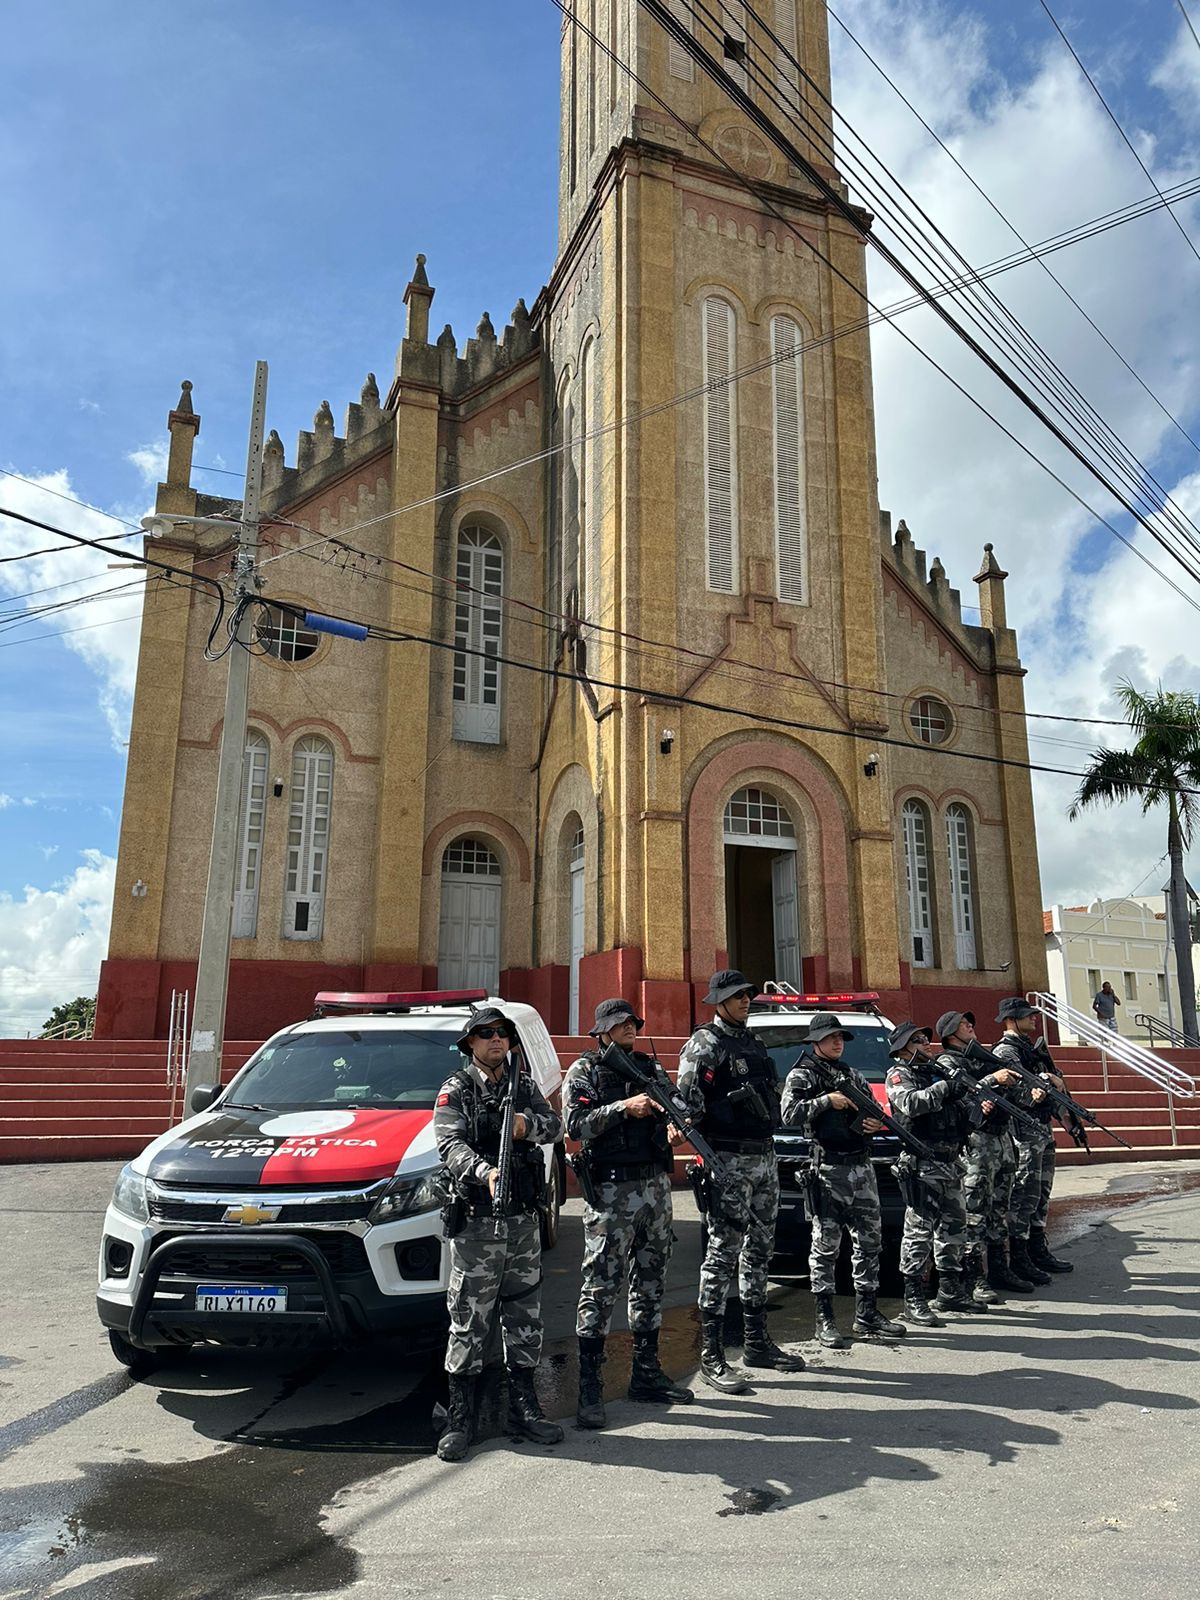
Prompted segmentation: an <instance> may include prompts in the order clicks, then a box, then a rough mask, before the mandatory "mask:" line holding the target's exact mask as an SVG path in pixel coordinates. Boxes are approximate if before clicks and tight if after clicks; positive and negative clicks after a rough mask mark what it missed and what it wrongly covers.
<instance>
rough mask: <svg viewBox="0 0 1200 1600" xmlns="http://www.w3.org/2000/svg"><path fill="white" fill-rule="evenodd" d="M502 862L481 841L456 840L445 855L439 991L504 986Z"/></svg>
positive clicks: (439, 951) (440, 926)
mask: <svg viewBox="0 0 1200 1600" xmlns="http://www.w3.org/2000/svg"><path fill="white" fill-rule="evenodd" d="M501 884H502V879H501V873H500V863H499V861H498V860H497V859H496V857H495V856H494V855H493V853H492V852H491V850H489V849H488V847H487V845H486V844H484V843H483V841H482V840H481V839H456V840H455V841H454V843H453V844H451V845H448V846H447V847H446V850H445V852H444V853H443V855H442V904H441V915H440V917H439V919H438V987H439V988H440V989H485V990H486V991H487V992H488V994H495V993H496V991H497V989H498V988H499V987H500V892H501Z"/></svg>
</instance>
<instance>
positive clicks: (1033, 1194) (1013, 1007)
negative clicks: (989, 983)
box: [992, 995, 1075, 1284]
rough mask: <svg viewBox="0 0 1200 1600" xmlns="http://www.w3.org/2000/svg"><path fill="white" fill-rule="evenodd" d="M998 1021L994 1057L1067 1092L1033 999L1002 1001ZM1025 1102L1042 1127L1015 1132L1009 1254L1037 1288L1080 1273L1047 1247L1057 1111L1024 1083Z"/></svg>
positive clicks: (1022, 1096) (1041, 1093)
mask: <svg viewBox="0 0 1200 1600" xmlns="http://www.w3.org/2000/svg"><path fill="white" fill-rule="evenodd" d="M996 1021H997V1022H1002V1023H1003V1024H1004V1034H1003V1036H1002V1038H1001V1039H1000V1042H999V1043H998V1044H997V1045H996V1046H995V1048H994V1049H993V1051H992V1054H993V1055H995V1056H998V1057H999V1058H1000V1060H1001V1061H1009V1062H1012V1063H1013V1065H1014V1066H1020V1067H1024V1068H1025V1070H1026V1072H1032V1073H1034V1074H1036V1075H1037V1076H1038V1077H1039V1078H1042V1079H1044V1081H1045V1082H1046V1083H1048V1084H1049V1085H1050V1086H1051V1087H1052V1088H1054V1089H1058V1090H1059V1091H1060V1092H1062V1093H1065V1092H1066V1085H1065V1084H1064V1083H1063V1080H1062V1078H1061V1077H1059V1076H1058V1074H1057V1073H1056V1072H1055V1071H1054V1070H1053V1061H1052V1058H1051V1057H1050V1056H1049V1054H1048V1053H1043V1052H1042V1051H1041V1050H1038V1049H1037V1047H1036V1046H1035V1045H1034V1042H1033V1041H1034V1039H1035V1037H1036V1036H1037V1032H1038V1016H1037V1012H1036V1011H1035V1010H1034V1009H1033V1007H1032V1006H1031V1005H1030V1004H1029V1002H1028V1000H1026V999H1025V998H1024V996H1023V995H1013V996H1012V997H1011V998H1009V999H1007V1000H1001V1002H1000V1010H999V1013H998V1014H997V1017H996ZM1019 1097H1020V1099H1021V1101H1022V1103H1023V1104H1024V1106H1025V1109H1026V1110H1027V1111H1028V1112H1029V1114H1030V1116H1031V1117H1032V1118H1033V1119H1034V1121H1035V1122H1036V1124H1037V1131H1036V1132H1035V1131H1034V1130H1033V1129H1032V1128H1029V1127H1017V1128H1014V1129H1013V1139H1014V1141H1015V1143H1016V1147H1017V1172H1016V1177H1015V1178H1014V1179H1013V1187H1012V1201H1011V1204H1010V1208H1009V1213H1008V1248H1009V1255H1010V1259H1011V1261H1012V1265H1013V1267H1014V1269H1015V1270H1016V1272H1017V1273H1018V1275H1019V1276H1020V1277H1022V1278H1028V1279H1029V1281H1030V1282H1031V1283H1035V1284H1038V1283H1049V1282H1050V1276H1049V1275H1050V1274H1051V1273H1058V1272H1074V1270H1075V1269H1074V1267H1073V1266H1072V1265H1071V1263H1070V1262H1069V1261H1060V1260H1059V1258H1058V1257H1057V1256H1056V1255H1052V1254H1051V1252H1050V1247H1049V1245H1048V1244H1047V1243H1046V1216H1047V1213H1048V1212H1049V1209H1050V1190H1051V1189H1052V1188H1053V1186H1054V1127H1053V1117H1054V1108H1053V1105H1052V1103H1051V1101H1050V1099H1049V1097H1048V1096H1047V1094H1046V1092H1045V1090H1041V1089H1034V1088H1032V1087H1031V1086H1030V1085H1029V1083H1028V1080H1022V1082H1021V1084H1020V1096H1019Z"/></svg>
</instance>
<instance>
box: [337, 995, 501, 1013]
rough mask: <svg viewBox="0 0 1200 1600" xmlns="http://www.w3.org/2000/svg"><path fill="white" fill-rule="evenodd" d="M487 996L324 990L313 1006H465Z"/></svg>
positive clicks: (397, 1008)
mask: <svg viewBox="0 0 1200 1600" xmlns="http://www.w3.org/2000/svg"><path fill="white" fill-rule="evenodd" d="M487 998H488V992H487V990H486V989H414V990H410V991H407V990H406V991H400V992H398V991H393V990H384V991H382V992H379V991H377V992H375V993H370V994H354V993H352V992H346V991H342V992H338V991H337V990H333V989H322V990H321V992H320V993H319V994H318V995H317V997H316V999H315V1000H314V1001H313V1005H314V1007H315V1010H316V1014H317V1015H318V1016H320V1015H323V1014H324V1013H325V1012H326V1011H407V1010H409V1009H410V1008H411V1007H413V1006H465V1005H474V1004H475V1003H476V1002H477V1001H479V1000H486V999H487Z"/></svg>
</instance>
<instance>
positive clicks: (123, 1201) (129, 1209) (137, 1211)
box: [112, 1167, 150, 1222]
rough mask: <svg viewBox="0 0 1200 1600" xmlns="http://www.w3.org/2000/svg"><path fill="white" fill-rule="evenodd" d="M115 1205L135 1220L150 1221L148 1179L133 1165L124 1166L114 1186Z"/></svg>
mask: <svg viewBox="0 0 1200 1600" xmlns="http://www.w3.org/2000/svg"><path fill="white" fill-rule="evenodd" d="M112 1203H113V1206H114V1207H115V1208H116V1210H118V1211H120V1212H122V1213H123V1214H124V1215H125V1216H127V1217H132V1218H133V1220H134V1221H135V1222H149V1220H150V1198H149V1195H148V1193H147V1189H146V1180H145V1178H144V1177H143V1176H142V1174H141V1173H140V1172H135V1171H134V1170H133V1168H132V1167H122V1168H121V1175H120V1177H119V1178H118V1179H117V1181H116V1184H115V1186H114V1188H113V1197H112Z"/></svg>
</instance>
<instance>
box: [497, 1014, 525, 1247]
mask: <svg viewBox="0 0 1200 1600" xmlns="http://www.w3.org/2000/svg"><path fill="white" fill-rule="evenodd" d="M524 1061H525V1051H524V1048H523V1046H522V1044H521V1041H520V1039H519V1038H518V1037H517V1036H516V1034H515V1032H514V1034H513V1038H512V1042H511V1047H510V1049H509V1056H508V1062H509V1066H508V1093H507V1094H506V1095H505V1096H504V1111H503V1114H502V1117H501V1122H500V1154H499V1156H498V1157H497V1160H496V1192H495V1193H494V1194H493V1196H492V1216H493V1218H494V1219H495V1221H494V1222H493V1224H492V1232H493V1233H494V1234H495V1236H496V1237H497V1238H498V1239H499V1238H501V1237H502V1236H503V1235H504V1234H505V1232H506V1231H507V1225H508V1216H509V1212H510V1211H511V1209H512V1188H513V1167H514V1165H515V1163H516V1151H515V1148H514V1146H515V1144H516V1139H515V1138H514V1135H513V1129H514V1127H515V1126H516V1120H517V1116H518V1112H517V1097H518V1096H519V1094H520V1092H521V1068H522V1066H523V1064H524Z"/></svg>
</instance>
